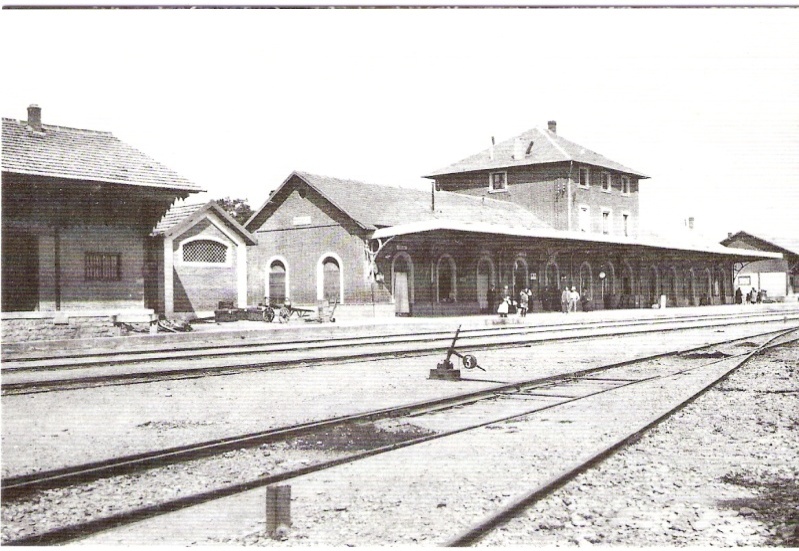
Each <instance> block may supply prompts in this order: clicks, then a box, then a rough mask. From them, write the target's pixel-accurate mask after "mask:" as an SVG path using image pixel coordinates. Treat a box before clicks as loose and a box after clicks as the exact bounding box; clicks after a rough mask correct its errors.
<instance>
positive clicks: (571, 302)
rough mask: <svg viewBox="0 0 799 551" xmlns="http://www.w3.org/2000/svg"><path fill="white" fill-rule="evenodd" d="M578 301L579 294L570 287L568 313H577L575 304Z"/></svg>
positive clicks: (574, 288) (575, 289)
mask: <svg viewBox="0 0 799 551" xmlns="http://www.w3.org/2000/svg"><path fill="white" fill-rule="evenodd" d="M579 301H580V293H578V292H577V288H576V287H572V290H571V293H569V311H570V312H576V311H577V303H578V302H579Z"/></svg>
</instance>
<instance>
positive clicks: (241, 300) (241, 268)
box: [236, 243, 247, 308]
mask: <svg viewBox="0 0 799 551" xmlns="http://www.w3.org/2000/svg"><path fill="white" fill-rule="evenodd" d="M236 249H237V251H236V252H237V255H236V286H237V288H238V299H237V302H238V305H239V308H245V307H246V306H247V245H245V244H244V243H241V244H238V245H236Z"/></svg>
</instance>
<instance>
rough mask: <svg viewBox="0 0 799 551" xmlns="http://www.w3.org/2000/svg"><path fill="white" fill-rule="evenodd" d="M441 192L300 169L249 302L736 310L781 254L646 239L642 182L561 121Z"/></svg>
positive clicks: (446, 177) (449, 178) (274, 209)
mask: <svg viewBox="0 0 799 551" xmlns="http://www.w3.org/2000/svg"><path fill="white" fill-rule="evenodd" d="M427 178H430V179H431V180H432V181H433V183H432V188H433V189H432V190H431V191H430V192H429V193H426V192H423V191H419V190H412V189H403V188H392V187H386V186H377V185H371V184H366V183H363V182H356V181H352V180H345V179H338V178H331V177H327V176H318V175H311V174H308V173H302V172H295V173H293V174H291V175H290V176H289V177H288V178H287V179H286V180H285V181H284V182H283V183H282V184H281V186H280V187H279V188H278V189H277V190H276V191H275V192H274V193H272V194H271V195H270V197H269V199H268V200H267V201H266V203H264V205H263V206H262V207H261V208H260V209H258V210H257V211H256V213H255V214H254V215H253V216H252V218H251V219H250V220H249V221H248V222H247V223H246V224H245V226H246V228H247V230H249V231H250V232H252V233H253V234H254V235H256V237H257V239H258V244H257V245H256V246H254V247H253V249H254V250H253V251H252V253H251V255H250V262H249V268H248V270H249V277H248V288H249V290H248V299H249V301H250V302H251V303H254V302H255V301H256V300H260V299H261V297H268V298H271V299H278V300H283V299H285V298H288V299H290V300H293V301H295V302H302V303H315V302H318V301H329V302H333V301H335V302H337V303H339V304H340V305H341V306H340V307H339V308H340V310H339V312H340V314H337V316H338V317H340V318H341V319H343V318H344V317H346V315H347V314H348V313H349V314H350V315H381V314H384V315H390V314H397V315H413V316H428V315H467V314H477V313H481V312H482V313H487V312H494V311H495V310H496V303H497V301H498V300H499V298H500V297H501V296H502V295H503V294H505V293H507V294H509V295H510V296H511V297H518V294H519V292H520V291H521V289H522V288H529V289H530V290H531V292H532V297H533V301H532V309H533V311H540V310H551V309H558V308H559V303H560V291H561V290H562V289H563V288H564V287H566V286H568V287H572V286H574V287H576V288H577V289H578V292H580V294H581V295H582V296H583V297H585V298H586V299H588V301H587V302H584V307H585V308H586V309H589V308H590V309H608V308H651V307H652V306H653V305H655V304H663V303H664V301H665V305H666V306H668V307H673V306H688V305H703V304H731V303H732V301H733V289H732V277H733V265H734V263H736V262H747V261H752V260H762V259H765V258H779V254H778V253H768V252H761V251H754V250H743V249H733V248H728V247H724V246H722V245H720V244H718V243H712V242H701V241H700V240H698V239H697V238H696V237H695V236H692V235H690V234H686V235H682V236H679V237H664V236H656V235H646V234H644V233H643V232H641V231H639V227H640V220H639V186H638V184H639V181H640V180H641V179H644V178H647V176H646V175H644V174H643V173H641V172H639V171H637V170H634V169H631V168H628V167H626V166H624V165H622V164H620V163H617V162H615V161H612V160H610V159H608V158H606V157H604V156H602V155H600V154H598V153H595V152H593V151H590V150H588V149H586V148H584V147H582V146H580V145H578V144H575V143H573V142H571V141H569V140H566V139H564V138H563V137H561V136H560V135H558V134H557V127H556V125H555V123H554V122H550V123H549V124H548V126H547V128H542V129H538V128H537V129H533V130H530V131H528V132H525V133H523V134H521V135H519V136H516V137H514V138H511V139H509V140H506V141H504V142H501V143H499V144H496V145H493V144H492V146H491V147H489V148H487V149H486V150H483V151H481V152H479V153H476V154H475V155H472V156H470V157H467V158H466V159H463V160H461V161H459V162H456V163H454V164H452V165H449V166H448V167H446V168H444V169H441V170H437V171H435V172H433V173H431V174H430V175H428V176H427Z"/></svg>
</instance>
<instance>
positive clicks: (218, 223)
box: [150, 201, 257, 319]
mask: <svg viewBox="0 0 799 551" xmlns="http://www.w3.org/2000/svg"><path fill="white" fill-rule="evenodd" d="M152 235H153V238H154V242H153V243H151V244H150V247H151V248H152V249H151V256H150V257H151V258H152V259H154V262H156V264H157V266H155V267H154V268H153V271H156V272H157V273H158V274H159V277H158V281H157V285H158V291H157V298H156V304H154V305H153V307H154V308H155V310H156V312H159V313H162V314H164V315H165V316H166V317H167V318H172V317H182V318H188V319H191V318H196V317H202V316H207V315H213V312H214V310H215V309H217V308H218V305H219V302H222V301H224V302H229V303H233V304H234V305H235V306H237V307H240V308H244V307H245V306H247V247H249V246H252V245H256V244H257V242H256V240H255V238H254V237H253V235H252V234H251V233H250V232H248V231H247V230H245V229H244V227H243V226H242V225H241V224H239V223H238V222H237V221H236V220H235V219H233V218H232V217H231V216H230V215H229V214H228V213H227V212H225V210H224V209H222V207H220V206H219V205H218V204H217V203H216V202H215V201H209V202H208V203H205V204H193V205H189V204H176V205H174V206H173V207H172V208H171V209H169V212H167V213H166V215H165V216H164V218H162V219H161V221H160V222H159V223H158V225H157V226H156V227H155V229H154V230H153V233H152Z"/></svg>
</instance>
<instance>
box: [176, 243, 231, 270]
mask: <svg viewBox="0 0 799 551" xmlns="http://www.w3.org/2000/svg"><path fill="white" fill-rule="evenodd" d="M226 261H227V247H226V246H225V245H223V244H222V243H217V242H216V241H209V240H207V239H204V240H200V241H191V242H189V243H185V244H184V245H183V262H203V263H209V264H224V263H225V262H226Z"/></svg>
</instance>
